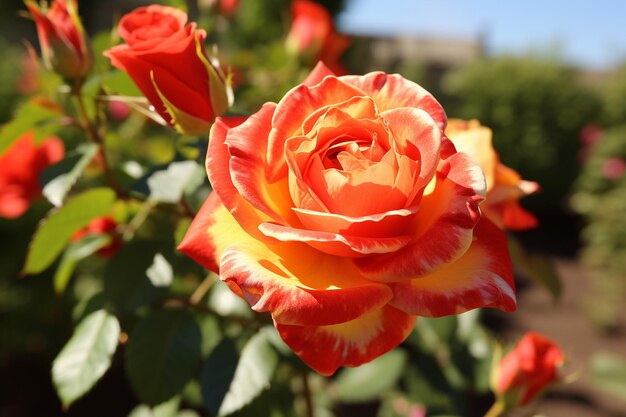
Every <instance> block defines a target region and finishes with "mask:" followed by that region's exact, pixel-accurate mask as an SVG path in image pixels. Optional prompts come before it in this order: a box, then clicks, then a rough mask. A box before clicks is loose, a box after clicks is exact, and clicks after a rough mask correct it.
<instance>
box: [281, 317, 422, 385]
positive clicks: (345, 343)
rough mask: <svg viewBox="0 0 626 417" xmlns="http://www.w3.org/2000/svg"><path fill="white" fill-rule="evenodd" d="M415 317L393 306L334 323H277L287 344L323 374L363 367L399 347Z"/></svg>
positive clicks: (409, 331) (411, 326) (410, 328)
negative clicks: (329, 324)
mask: <svg viewBox="0 0 626 417" xmlns="http://www.w3.org/2000/svg"><path fill="white" fill-rule="evenodd" d="M415 320H416V317H415V316H410V315H408V314H406V313H403V312H402V311H400V310H397V309H395V308H393V307H390V306H384V307H382V308H379V309H376V310H372V311H371V312H369V313H367V314H365V315H363V316H361V317H359V318H357V319H355V320H352V321H349V322H346V323H342V324H336V325H333V326H315V325H307V326H294V325H286V324H282V323H278V322H277V323H275V325H276V329H277V330H278V333H279V334H280V337H282V338H283V340H284V341H285V343H287V345H288V346H289V347H290V348H291V349H292V350H293V351H294V352H295V353H296V355H298V356H299V357H300V358H301V359H302V360H303V361H304V362H305V363H306V364H307V365H309V366H310V367H311V368H313V369H315V370H316V371H317V372H319V373H320V374H322V375H332V374H333V373H335V371H336V370H337V368H339V367H340V366H359V365H362V364H364V363H366V362H369V361H371V360H373V359H375V358H377V357H378V356H380V355H382V354H384V353H386V352H388V351H390V350H391V349H393V348H394V347H396V346H398V345H399V344H400V343H401V342H402V341H404V339H406V338H407V336H408V335H409V334H410V333H411V330H412V329H413V327H414V325H415Z"/></svg>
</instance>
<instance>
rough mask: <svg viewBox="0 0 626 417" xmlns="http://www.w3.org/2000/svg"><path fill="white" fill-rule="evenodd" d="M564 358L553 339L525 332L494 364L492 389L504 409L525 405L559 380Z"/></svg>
mask: <svg viewBox="0 0 626 417" xmlns="http://www.w3.org/2000/svg"><path fill="white" fill-rule="evenodd" d="M564 360H565V358H564V355H563V352H562V351H561V349H560V348H559V346H558V345H557V344H556V343H554V342H553V341H552V340H550V339H548V338H546V337H545V336H543V335H541V334H539V333H536V332H528V333H526V334H525V335H524V337H522V339H521V340H520V341H519V343H518V344H517V346H515V348H514V349H513V350H512V351H511V352H509V353H508V354H507V355H506V356H505V357H504V358H503V359H502V361H501V362H500V364H499V365H498V367H497V368H496V370H495V374H494V375H495V378H494V391H495V392H496V394H497V395H498V396H499V397H500V398H501V401H503V402H504V404H505V408H507V409H509V408H514V407H519V406H524V405H527V404H528V403H530V402H531V401H533V400H534V399H535V398H537V396H539V395H540V394H541V393H542V392H543V391H544V390H545V389H546V388H547V387H548V386H549V385H550V384H553V383H554V382H556V381H557V380H558V377H559V375H558V370H559V367H560V366H561V365H563V362H564Z"/></svg>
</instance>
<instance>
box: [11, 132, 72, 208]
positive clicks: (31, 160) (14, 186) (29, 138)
mask: <svg viewBox="0 0 626 417" xmlns="http://www.w3.org/2000/svg"><path fill="white" fill-rule="evenodd" d="M63 154H64V146H63V142H61V140H60V139H58V138H56V137H50V138H48V139H46V140H44V141H43V142H42V143H41V144H39V145H37V144H35V139H34V136H33V134H32V133H26V134H24V135H22V137H21V138H19V139H18V140H17V141H16V142H15V143H14V144H13V145H12V146H11V147H10V148H9V149H8V150H7V151H6V152H5V153H4V154H3V155H1V156H0V217H5V218H9V219H13V218H16V217H19V216H21V215H22V214H24V212H25V211H26V210H28V208H29V207H30V205H31V203H32V202H33V201H34V200H36V199H37V198H39V197H40V196H41V184H40V183H39V174H40V173H41V172H42V171H43V170H44V169H45V168H46V167H47V166H49V165H52V164H54V163H55V162H58V161H60V160H61V159H62V158H63Z"/></svg>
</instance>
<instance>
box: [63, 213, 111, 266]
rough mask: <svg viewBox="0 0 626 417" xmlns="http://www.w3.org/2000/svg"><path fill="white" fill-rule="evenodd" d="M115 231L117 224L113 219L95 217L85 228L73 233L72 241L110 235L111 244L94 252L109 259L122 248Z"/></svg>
mask: <svg viewBox="0 0 626 417" xmlns="http://www.w3.org/2000/svg"><path fill="white" fill-rule="evenodd" d="M116 230H117V222H116V221H115V220H114V219H113V218H111V217H109V216H102V217H97V218H95V219H93V220H92V221H91V222H89V224H88V225H87V226H86V227H84V228H82V229H80V230H78V231H77V232H76V233H74V235H73V236H72V240H73V241H76V240H80V239H82V238H83V237H85V236H87V235H110V236H111V243H109V244H108V245H106V246H105V247H103V248H101V249H100V250H98V252H96V253H97V254H98V255H100V256H103V257H105V258H110V257H111V256H113V255H115V253H116V252H117V251H118V250H119V249H120V247H121V246H122V240H121V239H120V236H119V235H118V234H117V233H116Z"/></svg>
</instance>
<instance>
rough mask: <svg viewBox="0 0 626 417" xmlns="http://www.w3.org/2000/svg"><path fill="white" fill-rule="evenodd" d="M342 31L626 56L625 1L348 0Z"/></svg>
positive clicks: (583, 56)
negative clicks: (450, 38) (467, 38)
mask: <svg viewBox="0 0 626 417" xmlns="http://www.w3.org/2000/svg"><path fill="white" fill-rule="evenodd" d="M346 4H347V7H346V10H345V11H344V13H342V14H341V15H340V16H339V18H338V26H339V28H340V30H341V31H343V32H347V33H373V34H386V35H410V34H414V35H433V36H445V37H469V38H477V37H479V36H480V35H481V34H482V35H483V36H484V39H485V42H486V46H487V51H488V53H499V52H511V53H528V52H533V53H539V54H543V55H548V56H556V57H559V58H562V59H563V60H564V61H566V62H569V63H572V64H574V65H580V66H583V67H586V68H590V69H599V70H602V69H609V68H611V66H613V65H615V64H618V63H620V62H622V61H625V60H626V1H623V0H570V1H567V0H499V1H498V0H347V2H346Z"/></svg>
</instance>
